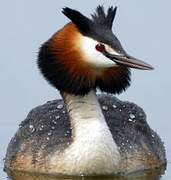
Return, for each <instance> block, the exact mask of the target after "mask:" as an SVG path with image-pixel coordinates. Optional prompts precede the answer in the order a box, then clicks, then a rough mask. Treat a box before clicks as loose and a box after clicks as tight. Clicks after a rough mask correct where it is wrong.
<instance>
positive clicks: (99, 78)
mask: <svg viewBox="0 0 171 180" xmlns="http://www.w3.org/2000/svg"><path fill="white" fill-rule="evenodd" d="M116 10H117V8H116V7H115V8H113V7H109V9H108V11H107V13H105V11H104V8H103V6H98V7H97V9H96V12H95V13H94V14H92V18H91V19H90V18H88V17H86V16H84V15H83V14H81V13H80V12H79V11H76V10H73V9H70V8H64V9H63V11H62V12H63V14H64V15H65V16H67V17H68V18H69V19H70V20H71V22H69V23H68V24H67V25H65V26H64V27H63V28H62V29H60V30H59V31H58V32H56V33H55V34H54V35H53V36H52V37H51V38H50V39H49V40H48V41H47V42H45V43H44V44H43V45H42V47H41V48H40V51H39V57H38V66H39V68H40V70H41V72H42V73H43V75H44V77H45V78H46V79H47V80H48V82H50V83H51V84H52V85H53V86H54V87H56V88H57V89H58V90H60V91H64V92H67V93H71V94H75V95H85V94H87V93H88V92H89V91H91V90H93V89H94V90H95V89H96V88H99V89H100V90H101V91H105V92H109V93H114V94H115V93H118V94H119V93H121V92H122V91H123V90H125V89H126V88H127V87H128V86H129V85H130V68H136V69H142V70H150V69H153V67H152V66H151V65H149V64H147V63H145V62H143V61H140V60H138V59H136V58H134V57H132V56H130V55H128V54H127V53H126V51H125V50H124V49H123V47H122V45H121V43H120V41H119V40H118V38H117V37H116V36H115V35H114V34H113V32H112V25H113V21H114V19H115V15H116Z"/></svg>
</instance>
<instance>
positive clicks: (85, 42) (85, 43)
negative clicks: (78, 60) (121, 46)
mask: <svg viewBox="0 0 171 180" xmlns="http://www.w3.org/2000/svg"><path fill="white" fill-rule="evenodd" d="M98 43H99V42H97V41H95V40H93V39H91V38H89V37H85V36H81V38H80V47H81V50H82V53H83V55H84V59H85V60H86V62H88V63H89V64H91V65H92V66H94V67H96V68H109V67H113V66H115V65H116V63H115V62H113V61H112V60H110V59H109V58H107V57H105V56H104V55H103V54H102V53H101V52H99V51H97V50H96V49H95V47H96V45H97V44H98ZM105 47H106V45H105ZM108 49H110V50H109V52H110V51H111V53H115V54H117V52H115V51H114V50H113V49H112V48H110V47H109V46H108V47H107V50H108Z"/></svg>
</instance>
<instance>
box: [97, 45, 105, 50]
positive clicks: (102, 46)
mask: <svg viewBox="0 0 171 180" xmlns="http://www.w3.org/2000/svg"><path fill="white" fill-rule="evenodd" d="M96 50H97V51H100V52H104V51H105V46H104V45H103V44H97V45H96Z"/></svg>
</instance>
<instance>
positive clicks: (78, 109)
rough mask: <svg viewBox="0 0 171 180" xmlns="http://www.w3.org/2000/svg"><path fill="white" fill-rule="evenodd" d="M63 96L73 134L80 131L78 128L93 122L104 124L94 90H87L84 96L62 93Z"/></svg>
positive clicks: (77, 133)
mask: <svg viewBox="0 0 171 180" xmlns="http://www.w3.org/2000/svg"><path fill="white" fill-rule="evenodd" d="M63 97H64V101H65V103H66V106H67V110H68V113H69V117H70V121H71V126H72V128H73V130H74V135H76V136H77V135H79V133H82V132H79V128H81V127H82V128H85V127H86V126H89V125H90V124H91V123H94V122H98V123H101V124H104V125H106V121H105V119H104V116H103V113H102V111H101V107H100V105H99V102H98V99H97V96H96V93H95V92H94V91H91V92H89V93H88V94H87V95H85V96H75V95H71V94H64V95H63ZM82 128H81V129H82Z"/></svg>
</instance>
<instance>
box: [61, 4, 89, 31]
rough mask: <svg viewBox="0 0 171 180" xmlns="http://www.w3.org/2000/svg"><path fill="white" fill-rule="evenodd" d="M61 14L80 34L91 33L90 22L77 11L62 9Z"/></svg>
mask: <svg viewBox="0 0 171 180" xmlns="http://www.w3.org/2000/svg"><path fill="white" fill-rule="evenodd" d="M62 13H63V14H64V15H65V16H67V17H68V18H69V19H70V20H71V21H72V22H73V23H74V24H75V25H76V26H77V27H78V28H79V30H80V31H81V32H82V33H88V32H89V31H91V26H92V21H91V20H90V19H89V18H87V17H86V16H84V15H83V14H81V13H80V12H79V11H76V10H73V9H70V8H68V7H65V8H63V11H62Z"/></svg>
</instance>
